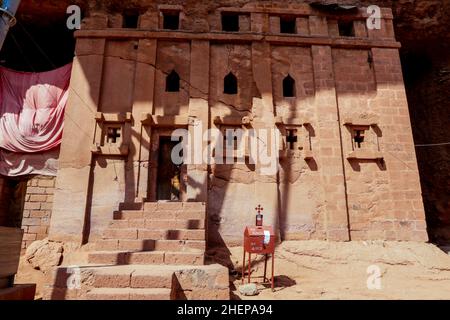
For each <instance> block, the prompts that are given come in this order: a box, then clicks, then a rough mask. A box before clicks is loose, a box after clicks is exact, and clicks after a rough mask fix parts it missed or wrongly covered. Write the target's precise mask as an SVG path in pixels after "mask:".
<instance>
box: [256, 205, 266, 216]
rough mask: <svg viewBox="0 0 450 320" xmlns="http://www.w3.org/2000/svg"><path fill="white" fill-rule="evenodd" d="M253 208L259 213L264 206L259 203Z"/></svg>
mask: <svg viewBox="0 0 450 320" xmlns="http://www.w3.org/2000/svg"><path fill="white" fill-rule="evenodd" d="M255 210H256V211H257V212H258V214H260V213H261V211H264V208H263V207H261V205H260V204H258V206H257V207H256V208H255Z"/></svg>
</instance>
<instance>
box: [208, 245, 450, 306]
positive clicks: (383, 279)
mask: <svg viewBox="0 0 450 320" xmlns="http://www.w3.org/2000/svg"><path fill="white" fill-rule="evenodd" d="M444 250H445V249H444ZM444 250H441V249H439V248H438V247H436V246H434V245H432V244H424V243H412V242H380V241H375V242H345V243H336V242H325V241H287V242H284V243H282V244H281V245H279V246H278V248H277V252H276V257H275V276H276V281H275V284H276V288H275V292H272V291H271V289H270V288H266V287H265V286H264V285H258V288H259V289H260V292H259V294H258V295H257V296H250V297H244V296H242V295H240V293H239V290H237V288H238V287H239V285H241V280H240V275H237V276H235V277H233V279H234V281H233V285H234V286H232V297H233V298H234V299H450V255H449V253H448V249H447V250H445V251H447V252H445V251H444ZM230 252H231V257H230V258H231V261H233V263H234V264H235V266H236V265H237V266H239V267H237V268H236V269H237V270H238V271H239V273H240V270H241V267H240V266H241V260H242V248H231V249H230ZM215 256H216V261H218V260H220V259H221V258H220V257H222V259H224V258H226V256H227V255H226V254H224V252H220V250H217V251H216V253H215ZM226 259H228V258H226ZM269 265H270V263H269ZM263 267H264V264H263V259H262V258H260V259H259V262H258V263H256V264H254V265H253V266H252V269H253V273H254V274H255V275H257V276H261V278H260V279H257V280H259V281H261V280H262V273H263ZM378 271H379V277H377V272H378ZM376 278H379V281H377V280H376ZM368 283H369V286H370V287H372V289H369V288H368ZM377 285H379V286H377ZM378 288H379V289H378Z"/></svg>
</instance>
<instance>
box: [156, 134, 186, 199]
mask: <svg viewBox="0 0 450 320" xmlns="http://www.w3.org/2000/svg"><path fill="white" fill-rule="evenodd" d="M179 143H180V142H179V141H172V140H171V137H160V138H159V151H158V177H157V192H156V200H171V201H180V199H181V167H182V165H183V164H180V165H176V164H174V162H173V161H172V157H171V155H172V150H173V148H174V147H175V146H176V145H177V144H179Z"/></svg>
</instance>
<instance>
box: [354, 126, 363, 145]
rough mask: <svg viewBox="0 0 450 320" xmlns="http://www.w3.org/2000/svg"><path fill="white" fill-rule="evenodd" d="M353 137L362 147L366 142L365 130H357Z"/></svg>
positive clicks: (356, 143)
mask: <svg viewBox="0 0 450 320" xmlns="http://www.w3.org/2000/svg"><path fill="white" fill-rule="evenodd" d="M353 139H354V140H355V145H356V146H357V147H358V148H359V149H361V145H362V143H363V142H364V130H355V134H354V137H353Z"/></svg>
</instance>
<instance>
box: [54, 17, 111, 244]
mask: <svg viewBox="0 0 450 320" xmlns="http://www.w3.org/2000/svg"><path fill="white" fill-rule="evenodd" d="M90 19H91V20H90V21H89V25H87V27H90V26H91V27H92V26H95V27H101V28H106V26H107V17H106V16H105V15H99V14H97V15H93V16H92V17H91V18H90ZM104 50H105V40H104V39H88V38H79V39H78V40H77V45H76V50H75V51H76V57H75V59H74V61H73V69H72V76H71V82H70V92H69V100H68V102H67V107H66V111H65V120H64V133H63V138H62V142H61V153H60V156H59V171H58V177H57V180H56V189H55V195H54V205H53V214H52V219H51V222H50V229H49V238H50V239H52V240H61V241H74V242H79V243H80V242H81V241H82V239H83V229H84V226H85V218H86V217H85V215H86V204H87V200H88V196H89V178H90V172H91V159H92V155H91V148H92V144H93V141H94V131H95V125H96V122H95V113H96V112H97V107H98V102H99V97H100V90H101V81H102V71H103V55H104Z"/></svg>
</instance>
